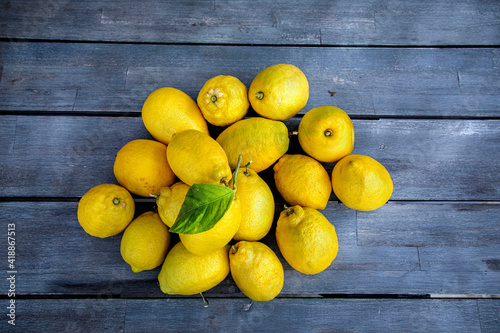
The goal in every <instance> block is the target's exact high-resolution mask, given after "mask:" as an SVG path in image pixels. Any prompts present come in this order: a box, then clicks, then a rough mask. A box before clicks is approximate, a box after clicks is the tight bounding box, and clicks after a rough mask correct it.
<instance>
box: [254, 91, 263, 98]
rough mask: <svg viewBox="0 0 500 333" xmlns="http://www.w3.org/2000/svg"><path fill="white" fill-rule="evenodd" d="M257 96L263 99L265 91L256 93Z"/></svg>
mask: <svg viewBox="0 0 500 333" xmlns="http://www.w3.org/2000/svg"><path fill="white" fill-rule="evenodd" d="M255 98H257V99H263V98H264V93H263V92H262V91H259V92H258V93H256V94H255Z"/></svg>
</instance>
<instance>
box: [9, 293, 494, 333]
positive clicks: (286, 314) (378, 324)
mask: <svg viewBox="0 0 500 333" xmlns="http://www.w3.org/2000/svg"><path fill="white" fill-rule="evenodd" d="M208 300H209V306H208V307H207V308H205V307H204V306H203V303H202V301H201V299H128V300H125V299H30V300H25V299H20V300H17V301H16V306H17V308H16V321H15V323H16V327H15V328H16V331H20V332H21V331H22V332H39V331H40V327H43V328H44V329H45V330H52V331H61V330H64V331H73V332H84V331H85V332H89V331H92V332H94V331H99V332H107V331H109V332H124V331H126V332H128V331H130V332H143V331H148V332H164V331H165V330H166V329H167V330H168V331H172V332H177V331H182V332H199V331H205V332H221V331H248V330H251V331H266V332H271V331H272V332H280V331H282V330H283V329H285V328H286V330H287V331H290V332H304V331H308V332H324V331H328V330H334V331H336V332H337V331H339V332H340V331H342V332H365V331H370V332H401V331H407V332H433V331H435V329H436V327H439V331H440V332H467V333H473V332H478V333H479V332H481V333H490V332H496V331H497V328H498V326H494V324H495V322H496V324H498V317H496V318H495V315H498V303H500V302H499V301H497V300H477V301H476V300H429V299H427V300H426V299H412V300H410V299H399V300H398V299H377V300H373V299H372V300H370V299H308V298H305V299H281V298H278V299H274V300H273V301H271V302H250V300H248V299H228V298H222V299H210V298H209V299H208ZM476 304H478V305H479V311H478V308H477V305H476ZM495 309H496V310H495ZM492 310H493V311H492ZM495 311H496V312H495ZM104 313H105V314H106V315H105V316H104V315H103V314H104ZM332 314H336V315H332ZM104 318H105V319H104ZM193 318H196V320H193ZM360 318H362V319H360ZM271 322H272V323H273V325H270V324H269V323H271ZM4 324H5V325H7V324H6V323H4Z"/></svg>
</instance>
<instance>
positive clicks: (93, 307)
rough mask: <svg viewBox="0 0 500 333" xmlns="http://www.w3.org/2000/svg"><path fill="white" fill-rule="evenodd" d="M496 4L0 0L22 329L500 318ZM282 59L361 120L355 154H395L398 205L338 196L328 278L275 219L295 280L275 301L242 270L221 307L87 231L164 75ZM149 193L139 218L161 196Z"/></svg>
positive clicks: (321, 99) (0, 218)
mask: <svg viewBox="0 0 500 333" xmlns="http://www.w3.org/2000/svg"><path fill="white" fill-rule="evenodd" d="M250 6H251V7H250ZM499 15H500V5H499V3H498V2H497V1H488V0H479V1H467V0H457V1H451V0H439V1H427V0H423V1H402V0H397V1H390V2H380V1H375V0H365V1H358V2H353V1H345V0H339V1H314V2H309V3H307V5H305V4H304V2H301V1H296V0H288V1H283V0H278V1H272V2H270V1H264V0H262V1H261V0H258V1H252V2H248V1H225V0H207V1H197V2H192V1H158V0H148V1H142V2H137V1H129V0H112V1H100V0H95V1H76V0H53V1H27V0H18V1H0V39H2V40H1V41H0V143H1V144H0V229H2V230H6V223H15V224H16V268H17V269H18V273H17V276H16V278H17V279H16V292H17V296H18V298H16V311H17V322H16V325H17V330H18V331H20V332H21V331H22V332H38V331H40V329H42V330H47V331H72V332H80V331H81V332H87V331H98V332H101V331H111V332H125V331H147V332H155V331H158V332H163V331H165V330H172V331H200V330H204V331H229V330H231V331H233V330H242V331H244V330H253V331H272V330H275V331H283V330H285V329H286V330H292V331H298V332H303V331H318V332H319V331H342V332H364V331H370V332H392V331H393V332H402V331H410V332H429V331H440V332H481V333H490V332H495V333H496V332H498V327H499V325H500V322H499V318H500V300H498V299H481V298H488V297H499V295H500V285H499V283H498V281H500V269H499V265H500V252H499V249H500V241H499V240H500V236H499V234H500V231H499V229H498V223H497V221H498V216H500V214H499V213H500V212H499V211H498V210H499V208H500V205H498V202H499V195H500V193H499V189H500V183H499V179H498V178H499V177H498V175H499V173H500V172H499V171H500V170H499V165H500V161H499V157H498V156H500V154H499V147H500V135H499V131H498V130H499V126H498V116H499V111H500V110H499V107H498V106H499V105H500V97H499V96H500V94H498V92H499V91H500V85H499V82H500V75H499V72H498V68H499V66H500V51H499V49H498V45H500V24H499V22H500V21H499V17H500V16H499ZM30 39H36V40H38V41H37V42H35V41H33V40H30ZM65 41H76V43H73V42H65ZM95 42H98V43H95ZM102 42H104V43H102ZM107 42H109V43H107ZM377 46H379V47H377ZM441 46H444V48H442V47H441ZM476 46H481V47H476ZM280 62H288V63H293V64H295V65H297V66H298V67H299V68H301V69H302V70H303V71H304V73H305V74H306V75H307V77H308V79H309V82H310V87H311V89H310V99H309V102H308V104H307V105H306V107H305V108H304V110H302V111H301V113H300V114H304V113H305V112H307V111H308V110H310V109H311V108H313V107H316V106H321V105H335V106H339V107H341V108H342V109H344V110H345V111H347V112H348V114H350V115H352V116H353V117H354V118H357V119H355V121H354V124H355V129H356V146H355V151H354V152H355V153H362V154H368V155H370V156H373V157H375V158H377V159H378V160H380V161H381V162H382V163H383V164H384V165H385V166H386V167H387V168H388V169H389V171H390V172H391V175H392V176H393V180H394V184H395V191H394V194H393V197H392V199H391V202H389V203H388V204H387V205H385V206H384V207H382V208H380V209H379V210H377V211H375V212H356V211H354V210H351V209H349V208H347V207H345V206H344V205H342V204H340V203H338V202H337V199H336V197H335V196H334V195H332V196H331V201H330V202H329V204H328V207H327V208H326V209H325V210H324V211H323V213H324V214H325V216H327V217H328V219H329V220H330V221H331V222H332V223H333V224H334V225H335V227H336V230H337V233H338V235H339V244H340V250H339V254H338V256H337V258H336V259H335V261H334V262H333V264H332V265H331V266H330V267H329V268H328V269H327V270H325V271H324V272H322V273H320V274H317V275H314V276H305V275H304V274H301V273H299V272H297V271H295V270H293V269H292V268H291V267H290V265H288V264H287V263H286V262H285V261H284V259H283V258H282V256H281V255H280V253H279V248H278V246H277V244H276V241H275V238H274V230H275V227H274V226H273V228H272V229H271V232H270V234H269V235H268V236H266V237H265V238H264V239H263V242H265V243H266V244H268V245H269V246H270V247H271V248H272V249H273V250H274V251H276V253H277V254H278V257H279V258H280V260H281V261H282V263H283V266H284V268H285V285H284V288H283V290H282V293H281V294H280V296H279V297H278V298H277V299H275V300H273V301H271V302H265V303H258V302H250V300H249V299H248V298H246V297H245V296H244V295H243V294H242V293H241V292H240V291H239V290H238V288H237V287H236V285H235V283H234V281H233V280H232V279H231V277H230V276H229V277H228V278H226V279H225V280H224V281H223V282H222V283H221V284H220V285H219V286H217V287H216V288H214V289H212V290H210V291H208V292H206V293H205V295H206V296H207V297H208V299H209V301H210V306H209V308H204V307H203V302H202V301H201V299H200V297H199V296H198V295H196V296H193V297H187V298H185V297H172V296H166V295H164V294H162V293H161V290H160V289H159V287H158V284H157V275H158V272H159V268H157V269H155V270H152V271H148V272H142V273H139V274H135V273H133V272H132V271H131V270H130V268H129V267H128V265H127V264H126V263H124V262H123V260H122V259H121V256H120V253H119V244H120V239H121V235H118V236H115V237H111V238H108V239H98V238H94V237H91V236H88V235H86V234H85V233H84V232H83V230H82V228H81V227H80V226H79V225H78V223H77V219H76V207H77V199H78V198H79V197H80V196H81V195H83V193H85V192H86V191H87V190H88V189H89V188H90V187H92V186H94V185H96V184H99V183H102V182H115V180H114V176H113V173H112V163H113V161H114V154H115V153H116V152H117V151H118V149H119V148H120V147H121V146H122V145H123V144H125V143H126V142H128V141H129V140H131V139H135V138H151V137H150V136H149V134H148V133H147V131H146V130H145V128H144V127H143V125H142V121H141V119H140V117H139V115H140V110H141V107H142V104H143V102H144V100H145V98H146V97H147V95H148V94H149V93H150V92H151V91H153V90H154V89H156V88H159V87H161V86H167V85H170V86H174V87H176V88H179V89H181V90H183V91H185V92H186V93H188V94H189V95H190V96H191V97H193V98H196V96H197V94H198V91H199V89H200V88H201V86H202V85H203V83H204V82H205V81H206V80H207V79H209V78H210V77H213V76H215V75H219V74H227V75H233V76H236V77H238V78H240V79H241V80H242V82H243V83H245V84H246V85H247V86H249V85H250V82H251V81H252V79H253V77H254V76H255V75H256V74H257V73H258V72H259V71H260V70H261V69H263V68H265V67H266V66H269V65H272V64H275V63H280ZM330 92H332V93H330ZM333 93H335V94H333ZM332 95H333V96H332ZM19 112H20V113H23V114H25V115H26V116H16V114H17V113H19ZM76 114H78V115H79V116H75V115H76ZM82 114H84V115H87V116H82ZM112 114H114V115H123V116H124V117H116V116H115V117H108V116H110V115H112ZM49 115H50V116H49ZM251 115H253V114H252V113H251ZM378 117H381V118H385V119H382V120H380V121H379V120H376V119H377V118H378ZM391 118H395V119H391ZM413 118H418V119H413ZM436 118H437V119H436ZM439 118H452V119H439ZM363 119H370V120H363ZM485 119H497V120H485ZM299 120H300V116H299V117H297V118H295V119H293V120H290V121H287V122H286V123H287V126H288V127H289V129H291V130H296V129H297V126H298V122H299ZM211 130H214V127H211ZM217 130H220V129H217ZM212 133H216V131H214V132H212ZM291 152H300V148H299V146H298V143H297V140H296V138H295V137H292V143H291ZM325 166H326V168H327V170H328V172H331V170H332V168H333V164H326V165H325ZM262 176H263V177H264V178H265V179H266V180H267V181H270V182H272V179H273V176H272V170H266V171H264V172H263V173H262ZM273 191H274V193H275V198H276V204H277V206H276V207H277V209H276V218H277V215H278V214H279V211H280V210H281V209H282V208H281V207H282V205H283V204H284V201H283V199H282V198H281V197H280V196H279V195H278V194H277V191H276V189H275V188H273ZM16 200H17V201H16ZM136 201H137V203H138V205H137V207H138V209H137V212H136V213H137V215H138V214H140V213H141V212H144V211H146V210H149V209H152V208H153V206H154V200H152V199H142V198H136ZM177 240H178V237H177V236H174V242H175V241H177ZM6 241H7V239H6V237H0V247H2V248H6V246H7V244H6ZM4 275H5V272H4ZM0 294H1V295H2V297H3V298H8V296H7V289H5V290H3V291H0ZM401 295H410V296H412V297H417V298H412V299H398V297H400V296H401ZM110 296H112V297H113V298H111V299H110V298H109V297H110ZM353 296H356V297H365V298H364V299H360V298H357V299H351V298H350V297H353ZM332 297H333V298H332ZM339 297H345V298H339ZM426 297H438V298H441V299H425V298H426ZM21 298H23V299H21ZM118 298H120V299H118ZM448 298H459V299H448ZM4 301H5V302H4V304H8V300H7V299H4ZM4 310H5V312H4V313H3V316H4V319H5V322H3V323H1V324H2V325H0V326H1V327H2V328H0V330H4V327H8V326H7V325H8V324H7V323H6V319H7V318H6V317H5V313H6V310H7V309H6V308H4ZM193 318H195V319H193ZM270 323H272V324H274V326H273V325H272V324H270Z"/></svg>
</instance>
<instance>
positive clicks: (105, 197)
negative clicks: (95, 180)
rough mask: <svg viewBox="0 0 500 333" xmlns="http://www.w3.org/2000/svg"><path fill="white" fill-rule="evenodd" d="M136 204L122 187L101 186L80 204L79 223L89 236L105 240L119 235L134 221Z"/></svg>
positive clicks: (84, 197)
mask: <svg viewBox="0 0 500 333" xmlns="http://www.w3.org/2000/svg"><path fill="white" fill-rule="evenodd" d="M134 213H135V203H134V200H133V199H132V196H131V195H130V193H129V192H128V191H127V190H126V189H125V188H124V187H121V186H118V185H114V184H101V185H97V186H95V187H93V188H91V189H90V190H89V191H88V192H87V193H85V194H84V195H83V196H82V198H81V199H80V201H79V202H78V212H77V214H78V222H79V223H80V225H81V226H82V228H83V230H85V232H86V233H88V234H89V235H92V236H95V237H100V238H105V237H110V236H114V235H117V234H119V233H120V232H122V231H123V230H124V229H125V228H126V227H127V226H128V225H129V223H130V222H131V221H132V219H133V218H134Z"/></svg>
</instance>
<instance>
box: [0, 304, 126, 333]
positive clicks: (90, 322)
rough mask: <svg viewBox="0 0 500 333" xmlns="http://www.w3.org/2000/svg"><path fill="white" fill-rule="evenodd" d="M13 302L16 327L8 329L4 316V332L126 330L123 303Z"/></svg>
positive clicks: (124, 305)
mask: <svg viewBox="0 0 500 333" xmlns="http://www.w3.org/2000/svg"><path fill="white" fill-rule="evenodd" d="M15 301H16V303H15V306H16V309H15V311H16V313H15V315H16V317H15V321H14V322H15V326H10V325H9V324H8V323H7V320H10V318H8V317H6V318H7V319H4V320H3V321H2V331H3V332H40V331H45V332H124V329H125V312H126V307H127V301H126V300H122V299H95V298H94V299H30V300H28V299H16V300H15ZM6 304H7V303H6ZM4 309H5V308H4ZM4 311H5V310H4ZM4 316H5V315H4ZM9 328H10V329H11V330H9Z"/></svg>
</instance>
